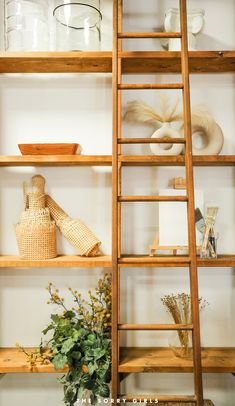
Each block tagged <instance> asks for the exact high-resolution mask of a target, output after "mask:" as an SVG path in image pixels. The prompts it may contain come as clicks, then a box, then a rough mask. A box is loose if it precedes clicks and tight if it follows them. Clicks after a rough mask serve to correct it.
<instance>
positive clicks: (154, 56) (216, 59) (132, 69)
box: [121, 51, 235, 74]
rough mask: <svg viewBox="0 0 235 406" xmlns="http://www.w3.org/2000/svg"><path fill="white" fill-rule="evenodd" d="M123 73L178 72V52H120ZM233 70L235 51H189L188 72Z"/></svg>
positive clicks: (179, 69) (179, 67)
mask: <svg viewBox="0 0 235 406" xmlns="http://www.w3.org/2000/svg"><path fill="white" fill-rule="evenodd" d="M121 55H122V58H123V60H122V67H123V72H124V73H126V74H127V73H132V74H134V73H153V74H156V73H180V72H181V59H180V57H181V54H180V52H167V51H164V52H162V51H158V52H146V51H143V52H142V51H136V52H122V53H121ZM234 70H235V51H191V52H189V71H190V73H225V72H234Z"/></svg>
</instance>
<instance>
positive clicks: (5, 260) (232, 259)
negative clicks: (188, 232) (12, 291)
mask: <svg viewBox="0 0 235 406" xmlns="http://www.w3.org/2000/svg"><path fill="white" fill-rule="evenodd" d="M189 262H190V261H189V257H187V256H180V255H177V256H173V255H172V256H170V255H169V256H167V255H159V256H155V257H150V256H148V255H127V256H122V257H121V258H120V259H119V265H120V266H121V267H123V268H133V267H134V268H139V267H155V268H156V267H157V268H164V267H166V268H179V267H188V265H189ZM197 263H198V267H201V268H218V267H235V255H219V256H218V258H216V259H200V258H198V260H197ZM111 266H112V258H111V255H102V256H99V257H88V258H86V257H80V256H76V255H59V256H58V257H56V258H54V259H48V260H44V261H36V260H34V261H29V260H23V259H20V258H19V257H18V256H16V255H0V268H3V269H4V268H92V267H94V268H95V267H102V268H111Z"/></svg>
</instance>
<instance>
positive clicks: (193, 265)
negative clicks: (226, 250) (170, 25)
mask: <svg viewBox="0 0 235 406" xmlns="http://www.w3.org/2000/svg"><path fill="white" fill-rule="evenodd" d="M179 1H180V19H181V32H167V33H166V32H153V33H150V32H138V33H137V32H134V33H130V32H123V29H122V19H123V4H122V2H123V0H114V33H113V35H114V37H113V172H112V173H113V175H112V187H113V201H112V215H113V226H112V269H113V271H112V272H113V280H112V295H113V308H112V397H113V398H114V401H115V403H114V404H116V403H117V402H116V400H117V399H122V400H123V399H125V400H126V401H129V402H131V401H132V400H133V399H134V398H138V399H141V396H131V395H121V394H120V375H119V372H118V367H119V332H120V330H132V331H133V330H155V331H160V330H190V331H192V343H193V372H194V388H195V393H194V395H193V396H159V397H157V396H156V395H152V396H151V398H155V397H156V398H158V400H159V402H160V401H161V402H170V401H171V402H174V401H178V402H179V401H181V402H183V403H187V402H193V403H195V404H196V405H197V406H203V387H202V367H201V345H200V320H199V300H198V275H197V257H196V235H195V212H194V210H195V208H194V181H193V162H192V132H191V109H190V85H189V67H188V63H189V62H188V38H187V5H186V2H187V0H179ZM128 38H179V39H181V70H182V83H174V84H124V83H122V39H128ZM131 89H181V90H182V92H183V111H184V134H185V135H184V138H183V139H182V138H175V139H173V138H171V139H169V140H166V139H159V138H158V139H157V138H155V139H149V138H148V139H146V138H138V139H135V138H122V130H121V129H122V95H121V94H122V91H123V90H131ZM150 142H151V143H153V142H155V143H163V142H170V143H184V144H185V170H186V185H187V196H186V197H185V196H122V187H121V186H122V163H121V159H120V155H121V144H135V143H136V144H137V143H138V144H139V143H143V144H144V143H150ZM153 201H156V202H158V201H180V202H185V201H186V202H187V214H188V238H189V241H188V242H189V273H190V292H191V310H192V324H190V325H175V324H172V325H171V324H170V325H161V324H152V325H138V324H130V325H128V324H125V325H124V324H120V263H121V261H120V258H121V205H122V203H123V202H153ZM146 266H147V265H146ZM143 398H146V396H144V397H143Z"/></svg>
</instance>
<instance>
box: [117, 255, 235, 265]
mask: <svg viewBox="0 0 235 406" xmlns="http://www.w3.org/2000/svg"><path fill="white" fill-rule="evenodd" d="M189 263H190V259H189V257H187V256H183V255H177V256H173V255H169V256H167V255H158V256H154V257H150V256H148V255H126V256H125V255H123V256H122V257H121V258H120V259H119V265H120V266H121V267H124V268H140V267H158V268H164V267H166V268H178V267H187V266H188V265H189ZM197 264H198V267H200V268H218V267H235V255H219V256H218V258H216V259H213V258H211V259H201V258H198V259H197Z"/></svg>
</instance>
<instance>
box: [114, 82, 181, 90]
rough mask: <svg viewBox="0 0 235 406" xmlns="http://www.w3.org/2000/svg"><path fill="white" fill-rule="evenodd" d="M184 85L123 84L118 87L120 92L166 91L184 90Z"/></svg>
mask: <svg viewBox="0 0 235 406" xmlns="http://www.w3.org/2000/svg"><path fill="white" fill-rule="evenodd" d="M183 88H184V85H183V83H159V84H155V83H140V84H136V83H122V84H119V85H118V89H119V90H144V89H150V90H154V89H156V90H164V89H183Z"/></svg>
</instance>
